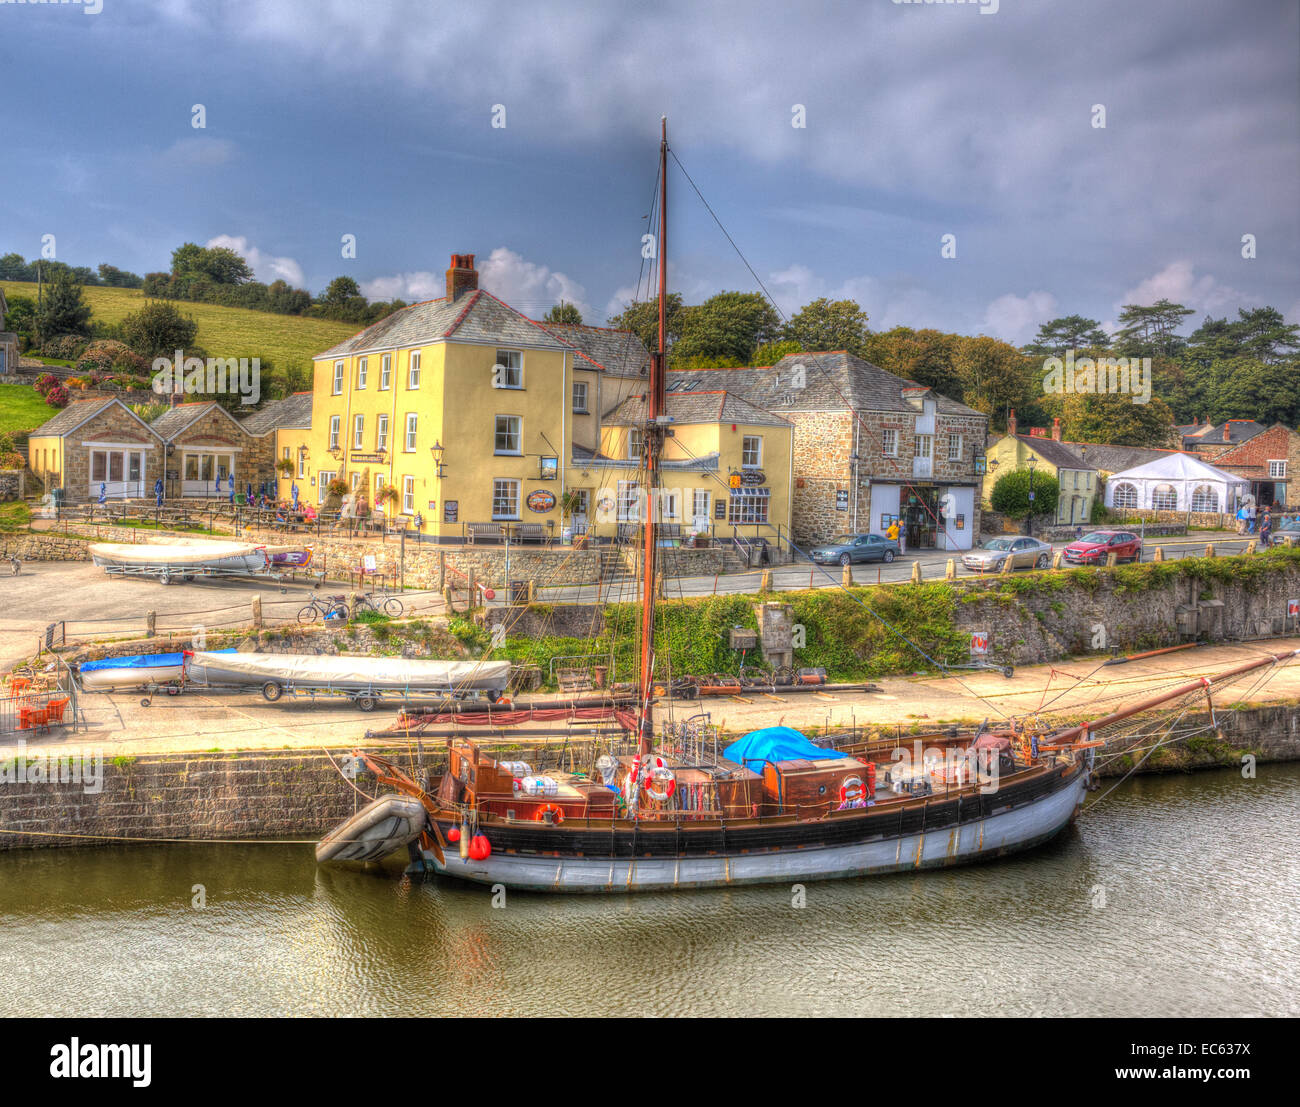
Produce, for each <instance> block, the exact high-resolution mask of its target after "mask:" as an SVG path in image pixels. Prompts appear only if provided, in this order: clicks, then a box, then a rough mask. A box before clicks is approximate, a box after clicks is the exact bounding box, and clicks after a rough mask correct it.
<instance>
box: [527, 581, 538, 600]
mask: <svg viewBox="0 0 1300 1107" xmlns="http://www.w3.org/2000/svg"><path fill="white" fill-rule="evenodd" d="M528 602H529V603H536V602H537V581H535V580H530V581H529V582H528Z"/></svg>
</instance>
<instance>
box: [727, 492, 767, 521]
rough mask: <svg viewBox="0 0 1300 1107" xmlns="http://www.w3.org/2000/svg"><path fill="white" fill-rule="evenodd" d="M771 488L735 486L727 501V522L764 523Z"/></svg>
mask: <svg viewBox="0 0 1300 1107" xmlns="http://www.w3.org/2000/svg"><path fill="white" fill-rule="evenodd" d="M770 497H771V490H770V489H767V488H737V489H734V490H733V491H732V493H731V498H730V500H729V501H728V503H727V522H728V523H766V522H767V504H768V500H769V498H770Z"/></svg>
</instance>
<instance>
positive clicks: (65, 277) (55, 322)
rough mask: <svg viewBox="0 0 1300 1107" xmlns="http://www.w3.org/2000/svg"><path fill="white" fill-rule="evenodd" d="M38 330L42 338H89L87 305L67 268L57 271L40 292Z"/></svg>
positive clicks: (88, 306) (88, 311) (79, 286)
mask: <svg viewBox="0 0 1300 1107" xmlns="http://www.w3.org/2000/svg"><path fill="white" fill-rule="evenodd" d="M37 330H38V332H39V334H40V335H41V337H45V336H47V335H48V336H50V337H53V336H54V335H56V334H80V335H88V334H90V305H89V304H87V303H86V301H85V297H84V296H83V295H82V292H81V285H80V284H78V283H77V279H76V277H74V276H73V274H72V270H70V269H69V268H68V267H67V266H64V267H63V268H61V269H58V270H56V271H55V273H54V275H53V277H52V279H51V280H50V282H49V283H48V284H46V285H45V287H44V289H43V290H42V292H41V302H40V306H39V308H38V309H37Z"/></svg>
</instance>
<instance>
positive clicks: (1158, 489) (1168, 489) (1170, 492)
mask: <svg viewBox="0 0 1300 1107" xmlns="http://www.w3.org/2000/svg"><path fill="white" fill-rule="evenodd" d="M1159 495H1164V496H1172V497H1173V503H1172V504H1171V505H1170V506H1168V507H1156V496H1159ZM1166 503H1168V500H1167V499H1166ZM1151 510H1152V511H1178V510H1179V507H1178V489H1177V488H1175V487H1174V486H1173V485H1172V484H1157V485H1155V486H1153V487H1152V489H1151Z"/></svg>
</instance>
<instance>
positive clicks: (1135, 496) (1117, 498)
mask: <svg viewBox="0 0 1300 1107" xmlns="http://www.w3.org/2000/svg"><path fill="white" fill-rule="evenodd" d="M1110 498H1111V502H1112V503H1113V504H1114V505H1115V507H1116V508H1118V509H1119V510H1121V511H1136V510H1137V508H1138V504H1139V503H1140V502H1141V496H1140V494H1139V492H1138V487H1137V485H1136V484H1129V482H1128V481H1120V483H1119V484H1117V485H1115V491H1114V492H1112V493H1111V497H1110Z"/></svg>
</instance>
